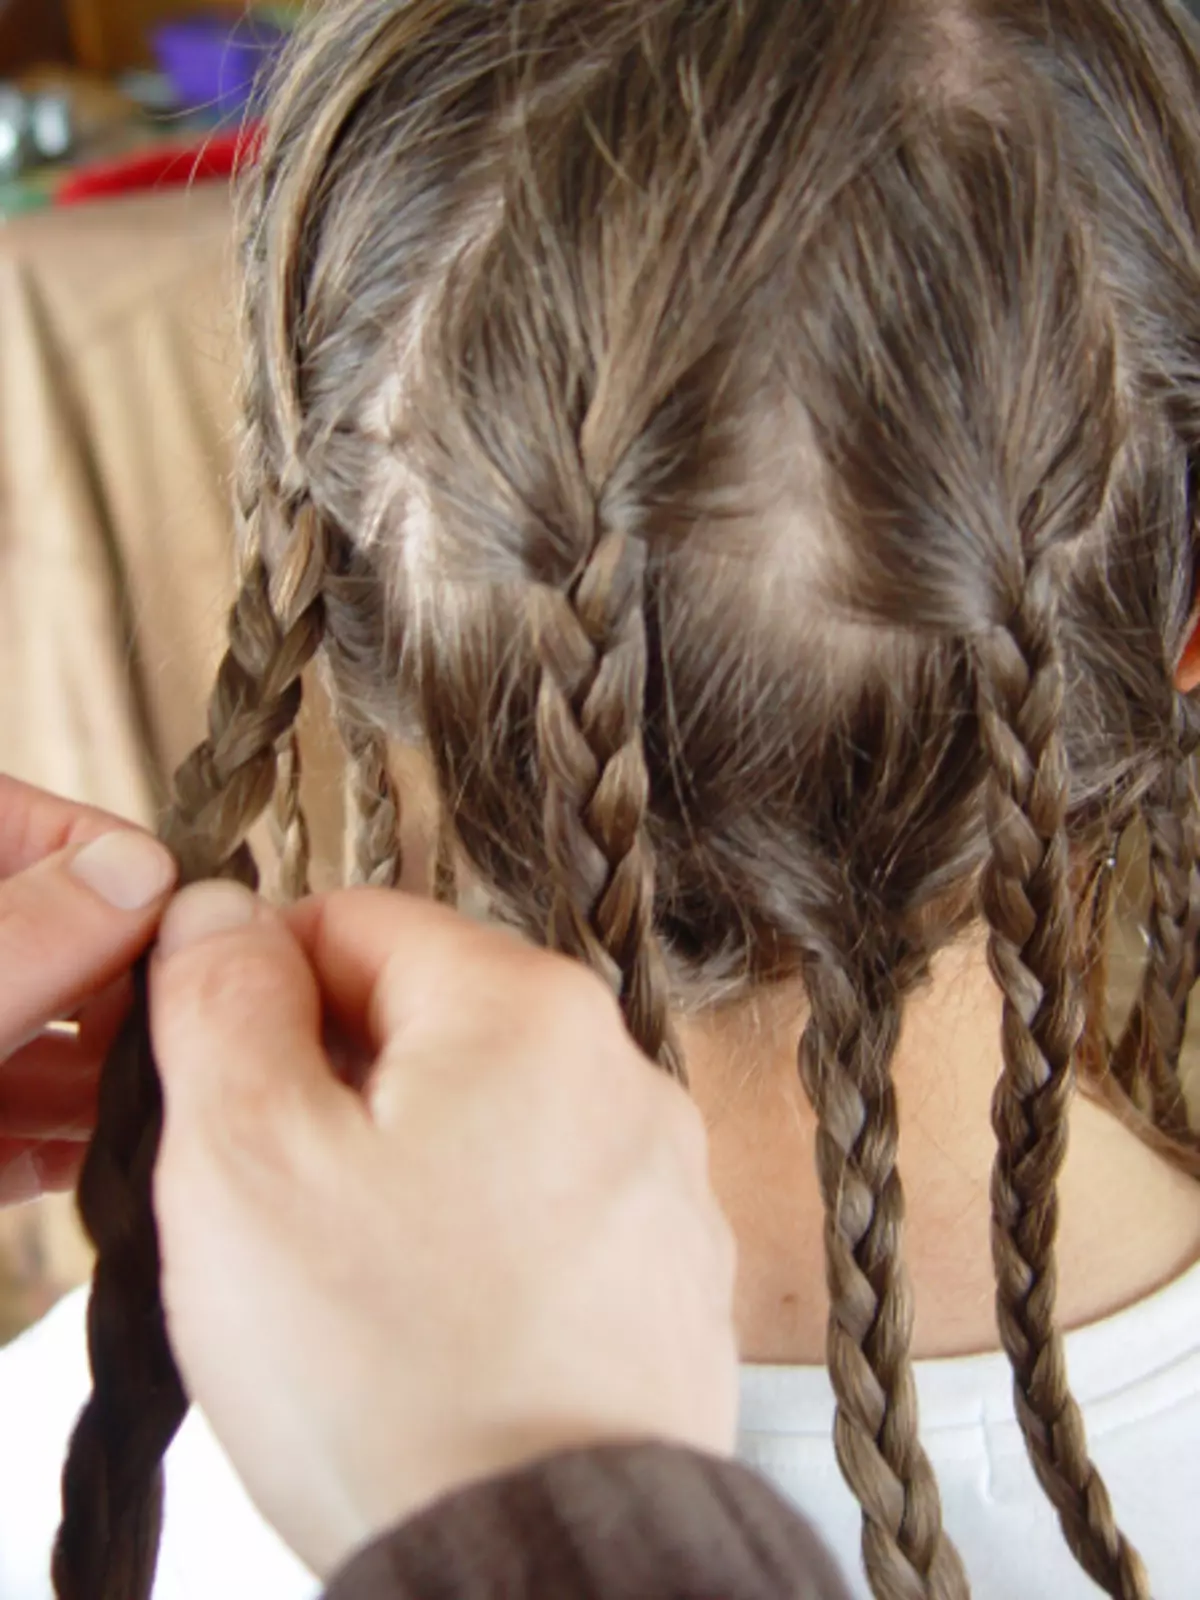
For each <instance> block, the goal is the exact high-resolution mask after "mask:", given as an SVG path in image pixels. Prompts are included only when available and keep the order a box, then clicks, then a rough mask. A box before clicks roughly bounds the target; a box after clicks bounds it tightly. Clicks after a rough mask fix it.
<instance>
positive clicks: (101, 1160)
mask: <svg viewBox="0 0 1200 1600" xmlns="http://www.w3.org/2000/svg"><path fill="white" fill-rule="evenodd" d="M275 510H277V506H276V505H275V504H271V505H268V503H267V502H266V501H265V500H264V501H262V502H259V503H258V504H257V505H256V506H255V507H254V509H253V512H252V514H251V517H250V518H249V528H250V538H249V539H248V542H247V556H248V561H247V570H246V574H245V580H244V583H243V587H242V590H241V593H240V594H239V595H238V598H237V601H236V603H235V605H234V608H233V611H232V615H231V618H230V629H229V633H230V644H229V651H228V653H227V655H226V657H225V660H224V661H223V662H222V664H221V669H220V672H219V673H218V677H217V686H216V689H215V691H214V694H213V697H212V702H211V705H210V708H209V736H208V738H207V739H206V740H205V741H204V743H203V744H202V745H201V746H200V747H199V748H198V749H197V750H196V751H195V752H194V753H193V754H192V755H191V756H190V757H189V758H188V759H187V761H185V762H184V764H183V766H182V767H181V768H180V770H179V773H178V774H177V776H176V793H177V801H176V805H175V808H174V809H173V811H172V812H171V814H170V815H169V816H168V818H167V820H166V824H165V826H164V829H163V837H164V839H165V840H166V841H167V843H168V844H169V845H170V846H171V847H172V849H173V850H174V851H175V854H176V855H177V857H178V859H179V862H180V869H181V878H182V881H183V882H184V883H189V882H194V881H196V880H198V879H202V878H209V877H234V878H239V879H241V880H242V881H244V882H247V883H250V884H256V882H257V875H256V872H255V869H254V863H253V859H252V857H251V856H250V854H249V851H248V850H247V848H246V845H245V837H246V834H247V832H248V830H249V829H250V827H251V826H252V824H253V823H254V821H255V820H256V818H257V817H258V816H259V815H260V814H261V813H262V811H263V810H264V809H265V807H266V806H267V804H268V803H269V801H270V798H271V793H272V789H273V787H274V781H275V763H276V749H277V746H278V744H279V742H280V740H281V739H283V738H284V737H285V736H286V734H287V733H288V730H289V729H290V727H291V726H292V724H293V722H294V720H295V717H296V714H297V712H298V710H299V705H300V695H301V686H300V677H301V673H302V672H303V670H304V667H305V666H306V665H307V663H308V661H309V660H310V659H311V657H312V655H313V653H314V651H315V650H316V647H317V644H318V642H319V640H320V637H321V604H320V581H321V572H322V567H323V540H322V537H321V525H320V521H319V519H318V518H317V517H316V516H315V515H313V514H309V511H308V510H307V508H304V507H300V508H299V509H298V511H297V513H296V514H295V516H294V517H293V519H292V522H293V533H294V540H293V542H292V544H291V545H290V546H289V547H287V548H286V549H284V550H282V552H281V559H280V562H279V564H278V567H277V570H276V572H275V574H274V575H273V577H272V578H271V579H268V576H267V572H266V567H265V565H264V562H263V559H262V556H261V554H259V551H260V550H261V548H262V544H261V538H260V534H261V519H262V518H263V517H264V516H266V515H268V514H270V513H273V512H274V511H275ZM161 1127H162V1099H161V1090H160V1087H159V1082H158V1074H157V1071H156V1069H155V1066H154V1060H153V1055H152V1052H151V1047H150V1036H149V1015H148V1009H147V994H146V966H145V963H144V962H143V963H142V964H141V965H140V966H139V968H138V969H137V973H136V980H135V1001H134V1006H133V1009H132V1011H131V1014H130V1017H129V1019H128V1021H127V1022H126V1025H125V1027H124V1029H123V1031H122V1033H121V1036H120V1038H119V1039H118V1041H117V1044H116V1045H115V1046H114V1048H113V1050H112V1052H111V1053H110V1055H109V1058H108V1060H107V1061H106V1063H105V1066H104V1071H103V1073H102V1076H101V1083H100V1094H99V1104H98V1115H97V1125H96V1132H95V1135H94V1137H93V1139H92V1142H91V1146H90V1148H89V1151H88V1155H87V1159H86V1161H85V1164H84V1169H83V1174H82V1177H81V1180H80V1186H79V1211H80V1215H81V1217H82V1220H83V1223H84V1226H85V1228H86V1230H87V1232H88V1235H89V1237H90V1238H91V1241H92V1243H93V1245H94V1246H95V1250H96V1266H95V1271H94V1275H93V1280H92V1293H91V1299H90V1302H89V1306H88V1349H89V1354H90V1357H91V1366H92V1375H93V1390H92V1394H91V1396H90V1398H89V1400H88V1402H87V1404H86V1405H85V1407H84V1409H83V1412H82V1414H81V1416H80V1418H79V1421H78V1423H77V1424H76V1427H75V1431H74V1433H73V1435H72V1438H71V1444H70V1449H69V1451H68V1455H67V1461H66V1465H65V1467H64V1470H63V1517H62V1524H61V1526H60V1528H59V1532H58V1537H57V1540H56V1542H55V1547H54V1555H53V1561H52V1573H53V1580H54V1586H55V1593H56V1594H57V1596H58V1600H147V1596H148V1595H149V1593H150V1590H151V1586H152V1583H153V1577H154V1565H155V1559H156V1555H157V1549H158V1541H159V1536H160V1530H161V1519H162V1493H163V1487H162V1457H163V1454H164V1452H165V1450H166V1448H167V1446H168V1444H169V1443H170V1440H171V1438H172V1437H173V1435H174V1433H175V1431H176V1430H177V1428H178V1427H179V1424H180V1422H181V1421H182V1419H183V1416H184V1414H185V1412H186V1407H187V1403H186V1399H185V1396H184V1393H183V1388H182V1384H181V1382H180V1379H179V1375H178V1372H177V1371H176V1368H175V1364H174V1360H173V1357H172V1355H171V1351H170V1346H169V1344H168V1341H167V1336H166V1328H165V1321H164V1316H163V1309H162V1300H161V1293H160V1284H159V1253H158V1233H157V1228H156V1225H155V1220H154V1211H153V1204H152V1183H153V1172H154V1163H155V1159H156V1157H157V1153H158V1144H159V1138H160V1134H161Z"/></svg>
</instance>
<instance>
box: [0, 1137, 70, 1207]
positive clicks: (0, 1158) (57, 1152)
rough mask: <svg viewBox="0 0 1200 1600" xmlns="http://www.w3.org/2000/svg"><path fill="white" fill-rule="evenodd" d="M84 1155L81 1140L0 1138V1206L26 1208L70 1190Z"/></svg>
mask: <svg viewBox="0 0 1200 1600" xmlns="http://www.w3.org/2000/svg"><path fill="white" fill-rule="evenodd" d="M86 1154H87V1143H86V1141H85V1140H82V1139H80V1140H54V1141H49V1142H46V1141H42V1140H27V1139H0V1207H4V1206H21V1205H27V1204H28V1203H29V1202H30V1201H31V1200H40V1199H41V1197H42V1196H43V1195H46V1194H63V1193H66V1192H67V1191H69V1190H71V1189H73V1188H74V1187H75V1184H76V1183H77V1182H78V1179H79V1170H80V1168H81V1167H82V1166H83V1161H84V1157H85V1155H86Z"/></svg>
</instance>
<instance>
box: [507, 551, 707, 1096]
mask: <svg viewBox="0 0 1200 1600" xmlns="http://www.w3.org/2000/svg"><path fill="white" fill-rule="evenodd" d="M644 566H645V551H644V548H643V547H642V545H641V543H640V541H637V540H634V539H630V538H628V537H627V536H625V535H623V534H620V533H609V534H607V535H604V536H602V537H601V538H600V539H599V541H598V542H597V544H596V546H595V548H594V550H593V551H592V555H591V558H590V559H589V561H588V563H587V565H586V566H585V567H584V569H583V571H582V573H581V574H580V576H579V577H578V579H577V580H576V582H575V583H574V584H573V585H572V587H571V589H570V590H569V591H568V592H566V593H564V592H563V591H561V590H559V589H556V588H553V587H551V586H549V585H546V584H538V585H536V586H535V587H534V589H533V591H532V597H531V606H532V620H533V634H534V641H535V645H536V649H537V655H538V662H539V665H540V668H541V678H540V684H539V689H538V699H537V751H538V763H539V768H540V771H541V774H542V781H543V784H544V787H545V801H544V828H545V840H546V850H547V855H548V858H549V864H550V871H551V875H552V883H553V900H552V904H551V909H550V917H549V927H548V938H549V943H550V945H551V946H552V948H554V949H557V950H562V951H565V952H566V953H567V954H569V955H572V956H575V957H576V958H577V959H579V960H581V961H583V962H585V963H586V964H587V965H588V966H589V967H591V968H592V969H593V971H595V972H597V973H599V974H600V976H601V977H603V978H604V980H605V981H606V982H607V983H608V984H609V985H610V987H611V988H612V989H613V991H614V993H616V994H617V995H618V997H619V998H620V1001H621V1005H622V1009H623V1011H624V1014H625V1021H626V1024H627V1026H628V1028H629V1031H630V1033H631V1034H632V1036H633V1038H634V1039H635V1040H636V1042H637V1043H638V1045H639V1046H640V1047H641V1049H642V1050H643V1051H644V1052H645V1053H646V1055H647V1056H649V1058H650V1059H651V1060H652V1061H658V1062H660V1063H661V1064H662V1065H663V1066H664V1067H665V1068H666V1070H668V1071H669V1072H671V1073H672V1074H674V1075H675V1076H679V1077H682V1075H683V1067H682V1062H681V1060H680V1058H679V1055H678V1052H677V1050H676V1047H675V1045H674V1042H673V1040H672V1038H671V1035H670V1029H669V1023H668V996H667V988H666V982H665V978H664V974H663V971H662V964H661V959H660V956H659V952H658V947H657V941H656V939H655V936H654V931H653V911H654V858H653V853H652V851H651V847H650V844H649V841H648V839H647V837H646V831H645V820H646V810H647V806H648V804H649V795H650V784H649V777H648V775H647V771H646V759H645V753H644V750H643V746H642V713H643V702H644V697H645V685H646V664H647V642H646V621H645V615H644V611H643V578H644Z"/></svg>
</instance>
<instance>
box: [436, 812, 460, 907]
mask: <svg viewBox="0 0 1200 1600" xmlns="http://www.w3.org/2000/svg"><path fill="white" fill-rule="evenodd" d="M433 898H434V899H435V900H436V901H437V903H438V904H439V905H442V906H457V905H458V868H457V861H456V853H455V847H454V828H453V824H452V823H451V821H450V818H449V816H448V815H447V814H446V812H445V811H443V812H442V815H441V817H440V819H439V821H438V831H437V848H436V850H435V851H434V857H433Z"/></svg>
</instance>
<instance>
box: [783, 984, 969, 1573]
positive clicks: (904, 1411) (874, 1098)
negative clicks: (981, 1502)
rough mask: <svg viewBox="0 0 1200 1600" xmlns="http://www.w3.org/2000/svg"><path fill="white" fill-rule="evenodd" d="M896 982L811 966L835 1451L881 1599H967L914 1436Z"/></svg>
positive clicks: (812, 1066) (804, 1060)
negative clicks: (894, 1068)
mask: <svg viewBox="0 0 1200 1600" xmlns="http://www.w3.org/2000/svg"><path fill="white" fill-rule="evenodd" d="M898 976H899V975H898V974H896V973H895V972H893V973H892V974H891V975H890V976H888V977H886V978H885V979H883V980H882V981H880V982H878V983H871V982H870V981H869V980H868V981H866V982H864V983H863V984H862V986H861V988H860V987H859V986H856V984H855V983H854V982H853V981H852V979H851V977H850V975H849V974H848V973H847V972H846V971H845V969H844V968H843V967H841V966H840V965H838V964H836V963H835V962H833V961H832V960H829V959H823V960H817V961H813V962H811V963H810V964H809V966H808V967H807V969H806V974H805V985H806V990H807V993H808V997H809V1001H810V1004H811V1007H812V1013H811V1017H810V1020H809V1022H808V1025H807V1026H806V1028H805V1030H804V1035H803V1038H802V1039H801V1044H800V1071H801V1077H802V1079H803V1081H804V1085H805V1089H806V1091H807V1093H808V1095H809V1098H810V1099H811V1101H812V1104H813V1108H814V1110H815V1111H816V1113H817V1140H816V1154H817V1174H818V1178H819V1180H820V1186H821V1196H822V1199H823V1201H824V1204H825V1260H826V1270H827V1273H828V1280H829V1298H830V1311H829V1330H828V1349H827V1361H828V1367H829V1374H830V1379H831V1381H832V1383H833V1387H834V1393H835V1396H836V1399H837V1411H836V1414H835V1418H834V1445H835V1447H836V1450H837V1457H838V1463H839V1465H840V1466H841V1469H842V1474H843V1476H844V1477H845V1479H846V1482H847V1483H848V1484H849V1485H850V1487H851V1489H852V1490H853V1491H854V1494H855V1496H856V1497H857V1499H858V1501H859V1504H860V1506H861V1507H862V1518H863V1531H862V1550H863V1564H864V1566H865V1568H866V1572H867V1576H868V1579H869V1581H870V1584H871V1589H872V1593H873V1594H875V1595H876V1596H878V1597H879V1600H924V1597H936V1600H965V1596H966V1595H967V1594H968V1593H969V1590H968V1587H967V1580H966V1575H965V1573H964V1571H963V1568H962V1563H961V1561H960V1559H959V1556H958V1552H957V1551H956V1550H955V1548H954V1546H953V1545H952V1544H951V1542H950V1540H949V1539H948V1538H947V1537H946V1536H945V1534H944V1533H943V1531H942V1521H941V1505H940V1502H939V1498H938V1491H937V1484H936V1481H935V1479H934V1475H933V1468H932V1467H931V1465H930V1463H929V1459H928V1457H927V1456H926V1454H925V1452H924V1450H923V1449H922V1447H921V1443H920V1440H919V1438H918V1433H917V1397H916V1389H915V1385H914V1382H913V1374H912V1363H911V1360H910V1357H909V1345H910V1341H911V1335H912V1319H913V1307H912V1292H911V1288H910V1285H909V1280H908V1274H907V1272H906V1271H905V1268H904V1265H903V1262H902V1260H901V1257H900V1236H901V1229H902V1224H903V1218H904V1196H903V1191H902V1189H901V1184H900V1174H899V1171H898V1169H897V1165H896V1150H897V1143H898V1122H897V1112H896V1091H895V1086H894V1084H893V1082H892V1076H891V1062H892V1057H893V1055H894V1053H895V1049H896V1043H897V1040H898V1038H899V1034H900V1019H901V1003H900V999H899V994H900V987H899V985H898V981H897V980H898ZM875 989H878V991H879V992H878V993H875V992H868V991H873V990H875Z"/></svg>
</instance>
